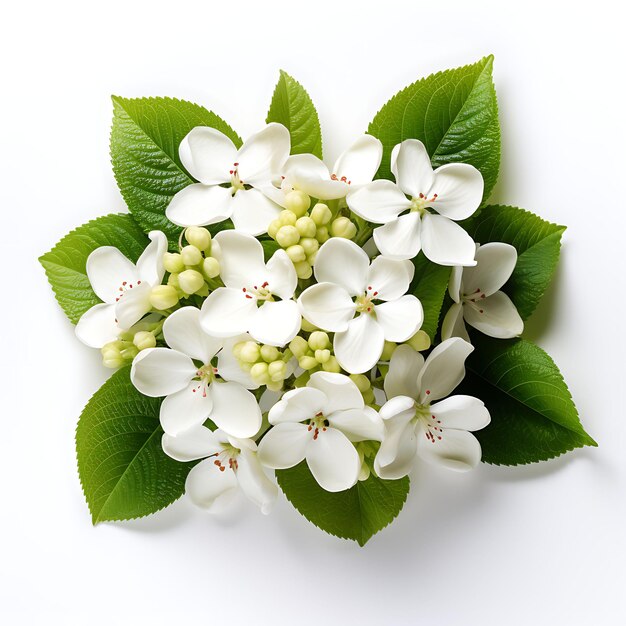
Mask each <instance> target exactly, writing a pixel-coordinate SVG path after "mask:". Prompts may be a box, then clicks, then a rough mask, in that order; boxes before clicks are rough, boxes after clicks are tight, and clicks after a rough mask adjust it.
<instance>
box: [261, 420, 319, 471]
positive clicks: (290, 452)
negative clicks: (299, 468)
mask: <svg viewBox="0 0 626 626" xmlns="http://www.w3.org/2000/svg"><path fill="white" fill-rule="evenodd" d="M312 438H313V435H312V433H311V432H310V431H309V427H308V426H307V425H306V424H300V423H296V422H285V423H283V424H278V425H276V426H274V427H273V428H270V429H269V430H268V431H267V432H266V433H265V435H263V439H261V441H260V443H259V452H258V454H259V460H260V461H261V463H262V464H263V465H265V466H266V467H271V468H272V469H287V468H289V467H294V466H295V465H298V463H300V462H301V461H302V460H303V459H304V455H305V452H306V447H307V444H308V443H309V441H311V439H312Z"/></svg>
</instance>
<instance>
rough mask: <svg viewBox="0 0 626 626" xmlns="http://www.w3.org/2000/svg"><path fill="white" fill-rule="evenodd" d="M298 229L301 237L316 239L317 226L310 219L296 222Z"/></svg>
mask: <svg viewBox="0 0 626 626" xmlns="http://www.w3.org/2000/svg"><path fill="white" fill-rule="evenodd" d="M296 228H297V229H298V232H299V233H300V237H315V233H316V232H317V225H316V224H315V222H314V221H313V220H312V219H311V218H310V217H300V218H298V221H297V222H296Z"/></svg>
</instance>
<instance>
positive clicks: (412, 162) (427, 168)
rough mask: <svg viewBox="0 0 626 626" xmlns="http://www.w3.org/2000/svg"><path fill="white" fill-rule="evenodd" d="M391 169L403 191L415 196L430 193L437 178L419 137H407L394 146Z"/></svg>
mask: <svg viewBox="0 0 626 626" xmlns="http://www.w3.org/2000/svg"><path fill="white" fill-rule="evenodd" d="M391 171H392V173H393V175H394V176H395V177H396V182H397V183H398V186H399V187H400V188H401V189H402V191H404V193H405V194H407V195H408V196H411V197H413V198H415V197H419V195H420V193H421V194H423V195H426V194H428V193H429V191H430V188H431V186H432V184H433V181H434V180H435V176H434V173H433V167H432V165H431V164H430V157H429V156H428V152H427V151H426V147H425V146H424V144H423V143H422V142H421V141H419V140H418V139H405V140H404V141H403V142H402V143H399V144H398V145H397V146H395V147H394V149H393V150H392V152H391Z"/></svg>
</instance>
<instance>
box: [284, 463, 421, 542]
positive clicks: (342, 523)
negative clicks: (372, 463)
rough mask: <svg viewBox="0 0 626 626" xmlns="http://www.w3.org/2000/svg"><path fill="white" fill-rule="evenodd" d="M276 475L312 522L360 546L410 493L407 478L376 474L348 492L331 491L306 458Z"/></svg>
mask: <svg viewBox="0 0 626 626" xmlns="http://www.w3.org/2000/svg"><path fill="white" fill-rule="evenodd" d="M276 478H277V480H278V484H279V485H280V488H281V489H282V490H283V492H284V493H285V495H286V496H287V499H288V500H289V501H290V502H291V504H293V506H294V507H295V508H296V509H298V511H300V513H302V515H304V517H306V518H307V519H308V520H309V521H310V522H312V523H313V524H315V525H316V526H317V527H318V528H321V529H322V530H324V531H326V532H327V533H330V534H331V535H335V536H336V537H341V538H343V539H352V540H354V541H356V542H357V543H358V544H359V545H360V546H363V545H365V544H366V543H367V541H369V539H370V537H372V535H374V534H375V533H377V532H378V531H379V530H382V529H383V528H384V527H385V526H387V525H388V524H390V523H391V522H392V521H393V520H394V519H395V518H396V516H397V515H398V513H400V511H401V510H402V507H403V506H404V502H405V501H406V497H407V494H408V493H409V479H408V477H405V478H402V479H400V480H381V479H380V478H378V477H376V476H374V475H373V474H372V475H370V477H369V478H368V479H367V480H366V481H364V482H358V483H357V484H356V485H354V487H352V488H351V489H348V490H347V491H340V492H338V493H330V492H329V491H325V490H324V489H322V488H321V487H320V486H319V485H318V484H317V481H316V480H315V478H313V475H312V474H311V472H310V471H309V468H308V467H307V464H306V461H303V462H302V463H300V464H299V465H296V466H295V467H293V468H291V469H288V470H280V471H277V472H276Z"/></svg>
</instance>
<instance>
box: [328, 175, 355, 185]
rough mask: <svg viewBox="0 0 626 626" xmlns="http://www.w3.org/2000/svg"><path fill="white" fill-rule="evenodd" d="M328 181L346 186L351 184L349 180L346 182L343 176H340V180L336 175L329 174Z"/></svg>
mask: <svg viewBox="0 0 626 626" xmlns="http://www.w3.org/2000/svg"><path fill="white" fill-rule="evenodd" d="M330 180H338V181H339V182H341V183H346V185H350V184H352V181H351V180H348V179H347V178H346V177H345V176H342V177H341V178H338V177H337V174H331V175H330Z"/></svg>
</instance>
